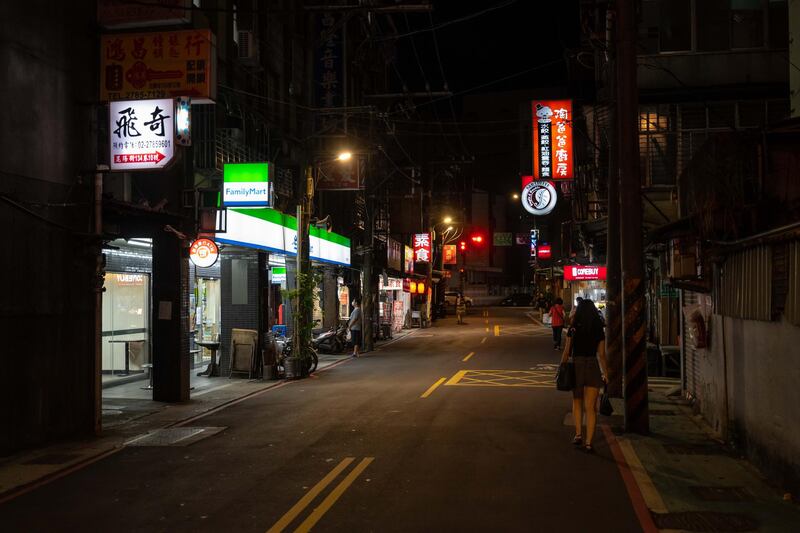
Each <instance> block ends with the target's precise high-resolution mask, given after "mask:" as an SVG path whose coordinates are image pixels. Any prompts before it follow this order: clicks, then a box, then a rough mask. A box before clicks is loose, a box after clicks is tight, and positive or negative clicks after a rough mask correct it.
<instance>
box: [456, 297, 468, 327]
mask: <svg viewBox="0 0 800 533" xmlns="http://www.w3.org/2000/svg"><path fill="white" fill-rule="evenodd" d="M466 313H467V305H466V304H465V303H464V297H463V296H461V295H460V294H459V295H458V299H457V300H456V317H457V318H458V323H459V324H463V323H464V315H465V314H466Z"/></svg>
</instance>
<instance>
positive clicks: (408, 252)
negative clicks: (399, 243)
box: [403, 244, 414, 292]
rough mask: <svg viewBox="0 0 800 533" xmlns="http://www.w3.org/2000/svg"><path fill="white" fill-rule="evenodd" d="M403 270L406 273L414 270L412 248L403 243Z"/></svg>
mask: <svg viewBox="0 0 800 533" xmlns="http://www.w3.org/2000/svg"><path fill="white" fill-rule="evenodd" d="M403 272H405V273H406V274H412V273H413V272H414V249H413V248H409V247H408V246H406V245H405V244H404V245H403ZM406 292H408V291H406Z"/></svg>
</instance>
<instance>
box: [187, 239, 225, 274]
mask: <svg viewBox="0 0 800 533" xmlns="http://www.w3.org/2000/svg"><path fill="white" fill-rule="evenodd" d="M218 258H219V249H218V248H217V245H216V244H215V243H214V241H212V240H211V239H205V238H204V239H197V240H196V241H194V242H193V243H192V244H191V246H189V260H190V261H191V262H192V263H194V265H195V266H198V267H200V268H207V267H210V266H212V265H214V263H216V262H217V259H218Z"/></svg>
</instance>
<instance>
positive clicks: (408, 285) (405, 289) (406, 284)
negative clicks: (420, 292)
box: [403, 278, 411, 292]
mask: <svg viewBox="0 0 800 533" xmlns="http://www.w3.org/2000/svg"><path fill="white" fill-rule="evenodd" d="M403 292H411V280H410V279H408V278H403Z"/></svg>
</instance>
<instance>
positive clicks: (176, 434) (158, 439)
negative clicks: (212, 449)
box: [125, 427, 226, 446]
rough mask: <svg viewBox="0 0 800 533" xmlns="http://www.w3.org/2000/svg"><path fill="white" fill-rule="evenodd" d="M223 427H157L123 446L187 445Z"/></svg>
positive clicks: (219, 430) (213, 433)
mask: <svg viewBox="0 0 800 533" xmlns="http://www.w3.org/2000/svg"><path fill="white" fill-rule="evenodd" d="M225 429H226V428H224V427H177V428H166V429H157V430H155V431H150V432H149V433H145V434H144V435H139V436H138V437H134V438H132V439H131V440H129V441H127V442H126V443H125V446H189V445H190V444H194V443H195V442H197V441H199V440H203V439H205V438H208V437H210V436H212V435H216V434H217V433H219V432H221V431H223V430H225Z"/></svg>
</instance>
